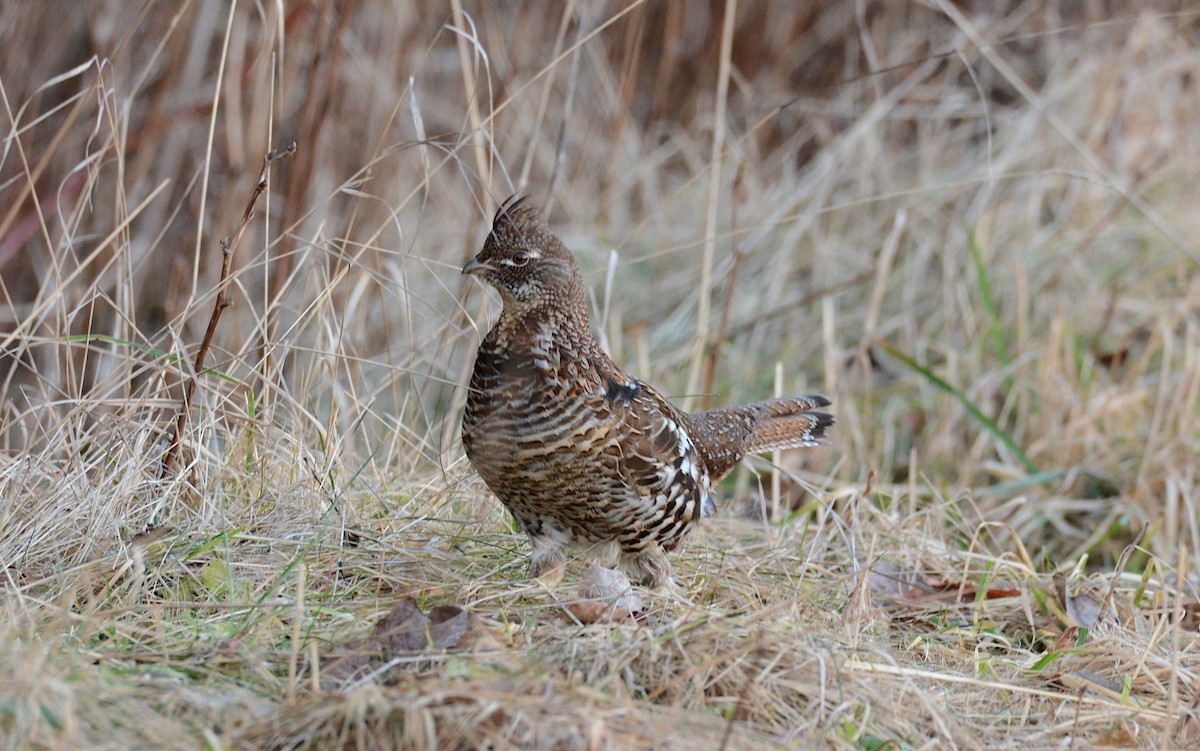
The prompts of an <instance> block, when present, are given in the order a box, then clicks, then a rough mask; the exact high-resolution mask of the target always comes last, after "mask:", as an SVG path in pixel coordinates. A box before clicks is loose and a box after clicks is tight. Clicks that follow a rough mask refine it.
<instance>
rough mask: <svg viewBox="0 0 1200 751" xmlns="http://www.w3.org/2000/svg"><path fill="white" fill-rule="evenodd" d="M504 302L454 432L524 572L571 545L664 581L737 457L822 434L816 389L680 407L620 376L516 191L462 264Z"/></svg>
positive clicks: (553, 562) (636, 575)
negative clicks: (495, 500)
mask: <svg viewBox="0 0 1200 751" xmlns="http://www.w3.org/2000/svg"><path fill="white" fill-rule="evenodd" d="M463 273H464V274H475V275H478V276H480V277H482V278H483V280H484V281H486V282H487V283H488V284H490V285H492V286H493V287H495V288H496V289H497V290H499V292H500V296H501V298H503V303H504V308H503V310H502V311H501V313H500V320H498V321H497V322H496V325H495V326H493V327H492V330H491V331H489V332H488V334H487V336H486V337H485V338H484V340H483V343H482V344H481V345H480V347H479V353H478V355H477V357H476V360H475V371H474V373H473V374H472V376H471V386H470V392H469V394H468V396H467V407H466V412H465V414H464V415H463V430H462V438H463V445H464V447H465V448H466V452H467V457H468V458H469V459H470V460H471V464H473V465H474V466H475V469H476V470H478V472H479V474H480V475H481V476H482V477H483V480H484V482H486V483H487V485H488V487H489V488H491V489H492V492H494V493H495V494H496V495H497V496H498V497H499V498H500V500H501V502H503V503H504V505H505V506H506V507H507V508H508V510H509V511H510V512H512V515H513V516H514V517H516V519H517V522H518V523H519V524H520V525H521V529H522V530H524V531H525V533H526V534H527V535H529V539H530V541H531V542H532V543H533V561H532V565H531V569H530V575H531V576H535V577H537V576H542V575H543V574H548V573H552V572H554V571H555V570H556V569H559V568H560V567H561V566H562V565H563V564H564V563H565V562H566V559H567V554H566V549H567V547H568V546H570V547H572V548H575V549H577V550H579V551H580V552H582V553H585V554H588V555H596V554H600V555H611V552H612V551H613V549H614V548H615V549H616V552H617V553H619V556H620V562H621V565H622V568H624V569H626V571H627V572H629V573H630V574H631V575H632V578H633V580H634V581H635V582H638V583H641V584H643V585H646V586H650V587H659V586H661V585H663V584H665V583H667V581H668V580H669V578H670V564H669V563H668V562H667V556H666V554H667V552H668V551H671V550H673V549H674V548H675V547H676V546H677V545H678V544H679V542H680V541H681V540H682V539H683V537H684V536H685V535H686V534H687V533H688V532H689V531H690V530H691V529H692V527H694V526H695V525H696V523H697V522H698V521H699V520H700V519H701V518H702V517H706V516H711V515H712V514H713V513H714V512H715V511H716V506H715V504H714V503H713V499H712V494H711V487H712V485H713V483H715V482H717V481H719V480H720V479H721V478H723V477H724V476H725V475H727V474H728V473H729V472H730V470H732V469H733V468H734V467H735V466H736V465H737V464H738V462H740V461H741V460H742V457H744V456H745V455H746V454H749V453H757V452H763V451H771V450H774V449H781V448H790V447H794V446H813V445H816V444H818V443H822V442H824V441H823V439H824V438H825V430H826V428H828V427H829V426H830V425H832V424H833V417H832V416H831V415H828V414H826V413H824V412H815V411H813V410H815V409H817V408H819V407H824V406H827V405H828V404H829V403H830V402H829V400H828V399H826V398H825V397H823V396H818V395H815V394H810V395H805V396H793V397H788V398H783V399H770V400H767V401H762V402H755V403H753V404H744V405H740V406H736V407H725V408H723V409H714V410H708V411H705V412H697V413H695V414H687V413H685V412H683V411H681V410H679V409H677V408H676V407H675V406H674V405H672V404H671V403H670V402H669V401H667V400H666V399H665V398H664V397H663V396H662V395H660V394H659V393H658V392H657V391H656V390H654V389H653V388H651V387H650V386H647V385H646V384H644V383H642V382H641V381H639V380H637V379H636V378H633V377H631V376H628V375H626V374H625V373H623V372H622V371H621V369H620V368H618V367H617V365H616V363H614V362H613V361H612V359H611V358H609V356H608V355H607V354H606V353H605V352H604V351H603V350H602V349H601V348H600V345H598V344H597V343H596V340H595V338H593V336H592V331H591V326H590V323H589V321H588V313H587V306H586V302H585V299H584V286H583V278H582V277H581V276H580V273H579V267H578V266H577V265H576V263H575V258H574V256H573V255H572V254H571V252H570V251H569V250H567V248H566V246H564V245H563V243H562V241H560V240H559V239H558V238H557V237H556V236H555V235H554V234H553V233H551V231H550V229H549V227H548V226H547V225H546V223H545V221H544V220H543V219H542V217H541V214H540V212H539V211H538V210H537V209H535V208H533V207H531V206H529V205H528V204H526V203H525V201H524V199H518V200H515V201H514V200H512V199H510V200H509V201H508V202H506V203H505V204H504V205H502V206H501V207H500V210H499V211H498V212H496V217H495V219H494V221H493V223H492V231H491V233H490V234H489V235H488V238H487V241H486V242H485V243H484V245H483V250H482V251H480V253H479V255H477V256H475V258H474V259H473V260H471V261H470V262H469V263H468V264H467V265H466V266H465V267H463Z"/></svg>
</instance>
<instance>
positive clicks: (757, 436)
mask: <svg viewBox="0 0 1200 751" xmlns="http://www.w3.org/2000/svg"><path fill="white" fill-rule="evenodd" d="M830 403H831V402H830V401H829V399H827V398H826V397H824V396H821V395H820V394H804V395H802V396H789V397H784V398H782V399H768V400H766V401H762V402H755V403H753V404H747V405H745V407H744V409H747V410H750V411H753V412H756V413H758V415H759V423H758V425H756V426H755V428H754V433H753V434H751V436H750V444H749V446H748V447H747V453H751V454H758V453H762V452H764V451H776V450H778V449H789V448H797V447H800V446H819V445H821V444H823V443H829V437H828V435H827V431H828V429H829V427H830V426H831V425H833V422H834V420H833V415H831V414H829V413H827V412H816V411H814V410H817V409H820V408H821V407H828V406H829V405H830Z"/></svg>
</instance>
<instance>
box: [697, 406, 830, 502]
mask: <svg viewBox="0 0 1200 751" xmlns="http://www.w3.org/2000/svg"><path fill="white" fill-rule="evenodd" d="M831 403H832V402H830V401H829V399H828V398H827V397H824V396H821V395H820V394H801V395H799V396H787V397H783V398H781V399H767V400H765V401H761V402H753V403H751V404H739V405H737V406H734V407H721V408H719V409H710V410H706V411H704V412H697V413H696V414H693V415H687V416H686V419H687V423H688V425H689V426H690V427H691V428H692V431H691V432H692V438H693V440H695V441H696V444H697V447H698V448H699V449H700V453H701V454H702V455H703V456H704V460H705V464H706V466H707V467H708V471H709V474H710V475H711V476H712V478H713V480H714V481H716V480H720V479H721V478H722V477H724V476H725V475H726V474H728V473H729V471H730V470H732V469H733V468H734V467H735V466H737V464H738V462H740V461H741V460H742V458H743V457H744V456H745V455H746V454H760V453H763V452H766V451H775V450H776V449H787V448H797V447H800V446H819V445H821V444H823V443H828V442H829V440H828V437H827V435H826V431H827V430H828V429H829V426H831V425H833V422H834V420H833V415H831V414H828V413H827V412H815V411H814V410H817V409H820V408H821V407H828V406H829V405H830V404H831Z"/></svg>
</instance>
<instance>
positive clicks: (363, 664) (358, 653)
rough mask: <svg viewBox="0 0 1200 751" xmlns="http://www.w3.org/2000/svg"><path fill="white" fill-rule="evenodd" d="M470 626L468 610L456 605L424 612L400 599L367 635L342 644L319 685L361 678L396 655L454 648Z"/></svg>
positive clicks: (333, 684)
mask: <svg viewBox="0 0 1200 751" xmlns="http://www.w3.org/2000/svg"><path fill="white" fill-rule="evenodd" d="M470 626H471V617H470V613H469V612H468V611H467V610H466V609H465V608H461V607H459V606H458V605H438V606H437V607H435V608H433V609H432V610H430V611H429V614H428V615H426V614H425V613H423V612H422V611H421V608H420V606H418V605H417V603H416V600H413V599H411V598H406V599H403V600H401V601H400V602H398V603H397V604H396V606H395V607H393V608H392V609H391V610H389V611H388V612H387V613H386V614H384V615H383V617H381V618H380V619H379V620H378V621H376V622H375V628H374V629H373V630H372V632H371V635H370V636H368V637H366V638H361V639H352V640H350V641H348V642H346V643H345V644H344V645H343V647H342V649H341V650H340V651H341V652H342V655H343V656H342V657H340V658H338V659H335V660H333V661H332V662H331V663H330V664H329V665H328V666H327V667H326V668H325V669H324V670H323V671H322V675H321V686H322V688H326V689H328V688H332V687H335V686H341V685H344V684H346V683H348V682H350V681H354V680H358V679H360V678H364V677H366V676H368V675H370V674H371V673H372V672H373V671H375V670H378V669H379V668H380V667H382V666H383V665H385V664H387V663H388V662H390V661H392V660H393V659H394V658H396V657H404V656H420V655H425V654H432V653H435V652H443V651H446V650H449V649H454V648H455V647H457V646H459V645H460V642H462V640H463V636H464V635H465V634H466V633H467V631H468V630H469V628H470ZM396 670H397V668H396V667H393V668H392V669H390V670H388V673H394V672H396Z"/></svg>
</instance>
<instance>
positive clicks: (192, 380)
mask: <svg viewBox="0 0 1200 751" xmlns="http://www.w3.org/2000/svg"><path fill="white" fill-rule="evenodd" d="M295 153H296V142H295V141H293V142H292V143H291V144H290V145H289V146H288V147H287V148H286V149H283V150H278V149H276V150H274V151H271V152H268V153H267V155H266V156H264V157H263V166H262V171H261V172H259V174H258V184H257V185H255V186H254V193H253V194H252V195H251V196H250V200H249V201H248V202H247V203H246V210H245V211H244V212H243V213H242V221H241V222H239V223H238V227H237V231H236V232H234V233H233V240H232V241H230V239H229V238H228V237H226V238H225V239H223V240H221V276H220V278H218V279H217V297H216V300H214V301H213V311H212V315H211V316H209V318H208V328H206V329H205V331H204V339H203V340H201V342H200V349H199V350H197V352H196V360H195V362H194V363H193V364H192V372H191V373H190V374H189V375H188V380H187V383H186V384H185V385H184V387H183V400H182V402H181V403H180V405H179V414H178V415H176V417H175V433H174V435H173V436H171V445H170V446H168V447H167V452H166V454H164V455H163V461H162V468H161V471H160V472H159V476H160V477H165V476H166V475H167V473H168V472H170V471H171V469H172V467H174V465H175V460H176V458H177V457H178V456H179V447H180V445H181V444H182V443H183V431H184V428H186V427H187V421H188V415H189V414H191V411H192V399H193V397H195V395H196V378H197V376H199V375H200V373H202V372H203V371H204V361H205V360H206V359H208V350H209V348H210V347H212V341H213V337H214V336H215V335H216V333H217V323H218V322H219V321H220V320H221V314H222V313H223V312H225V308H227V307H229V306H230V305H232V304H233V301H232V300H230V299H229V270H230V269H231V268H233V254H234V253H236V252H237V248H238V245H239V244H240V243H241V241H242V235H244V234H245V233H246V227H248V226H249V225H250V220H251V219H253V218H254V206H255V204H257V203H258V198H259V196H261V195H262V194H263V192H264V191H266V189H267V175H268V173H269V171H270V168H271V162H274V161H275V160H276V159H283V158H286V157H290V156H292V155H293V154H295Z"/></svg>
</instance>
